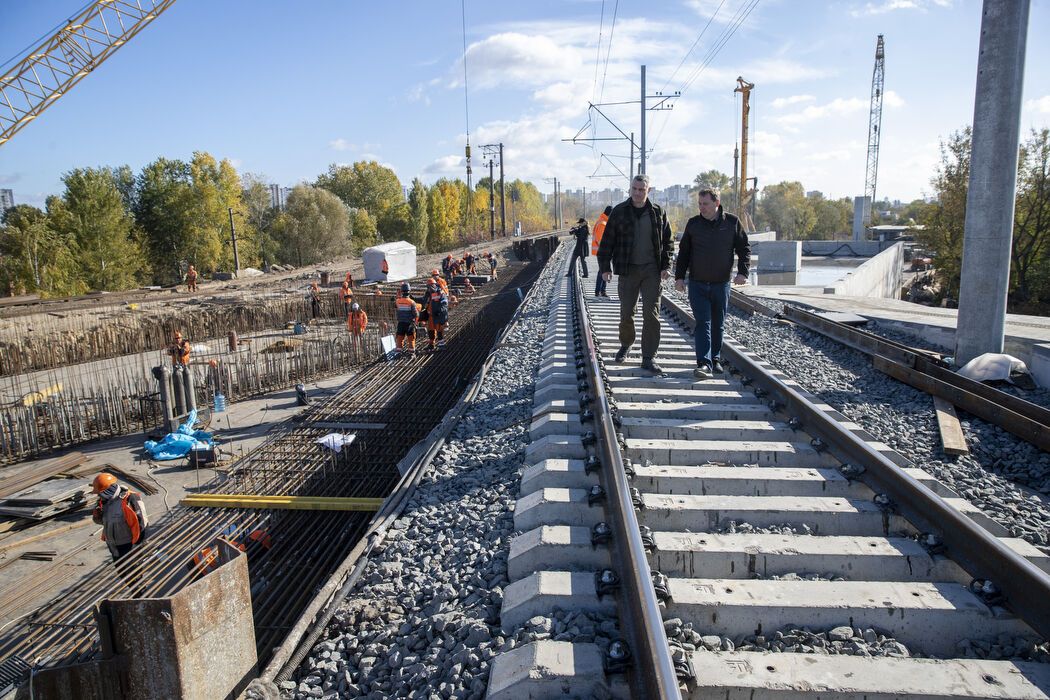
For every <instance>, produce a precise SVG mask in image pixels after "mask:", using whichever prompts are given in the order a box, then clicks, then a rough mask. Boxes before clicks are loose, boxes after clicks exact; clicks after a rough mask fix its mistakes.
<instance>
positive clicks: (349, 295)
mask: <svg viewBox="0 0 1050 700" xmlns="http://www.w3.org/2000/svg"><path fill="white" fill-rule="evenodd" d="M353 298H354V293H353V292H351V291H350V285H349V284H347V283H346V282H343V302H346V303H348V302H349V301H350V300H351V299H353Z"/></svg>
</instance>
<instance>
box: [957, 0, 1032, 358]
mask: <svg viewBox="0 0 1050 700" xmlns="http://www.w3.org/2000/svg"><path fill="white" fill-rule="evenodd" d="M1028 8H1029V0H1014V1H1011V2H1000V1H999V0H984V8H983V10H982V13H981V47H980V55H979V58H978V60H977V95H976V99H975V100H974V110H973V139H972V148H971V152H970V153H971V155H970V184H969V189H968V191H967V195H966V228H965V231H964V233H963V260H962V279H961V282H960V290H959V317H958V326H957V329H956V333H955V361H956V363H958V364H959V365H962V364H965V363H967V362H969V361H970V360H972V359H973V358H975V357H977V356H978V355H981V354H984V353H986V352H1002V351H1003V336H1004V334H1005V329H1006V293H1007V291H1008V289H1009V285H1010V243H1011V240H1012V238H1013V227H1014V201H1015V194H1016V188H1017V144H1018V136H1019V132H1020V130H1021V86H1022V84H1023V83H1024V57H1025V39H1026V38H1027V34H1028Z"/></svg>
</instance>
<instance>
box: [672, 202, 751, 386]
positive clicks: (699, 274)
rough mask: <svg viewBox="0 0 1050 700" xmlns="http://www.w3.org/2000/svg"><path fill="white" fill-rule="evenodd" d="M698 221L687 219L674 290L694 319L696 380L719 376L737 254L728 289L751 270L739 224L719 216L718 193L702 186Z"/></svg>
mask: <svg viewBox="0 0 1050 700" xmlns="http://www.w3.org/2000/svg"><path fill="white" fill-rule="evenodd" d="M697 201H698V203H699V206H700V214H699V216H694V217H693V218H691V219H689V221H688V222H687V223H686V225H685V233H683V234H682V242H681V243H680V244H679V245H678V261H677V262H676V263H675V269H674V278H675V287H676V288H677V289H678V291H680V292H684V291H685V290H686V283H687V279H688V289H689V306H690V307H691V308H692V310H693V318H695V319H696V330H695V331H694V334H693V343H694V345H695V347H696V369H695V370H693V376H694V377H696V378H697V379H710V378H711V375H712V374H721V373H722V357H721V352H722V329H723V327H724V325H725V317H726V308H727V307H728V306H729V282H730V280H729V278H730V276H731V275H732V274H733V254H734V253H735V254H736V258H737V266H736V271H737V274H736V276H735V277H733V280H732V282H733V284H744V283H746V282H747V274H748V271H749V268H750V266H751V245H750V243H748V240H747V232H746V231H744V227H743V226H741V224H740V220H739V219H737V217H735V216H733V215H732V214H726V213H725V212H724V211H722V205H721V204H720V203H719V191H718V190H717V189H714V188H710V187H706V188H703V189H701V190H700V192H699V193H698V195H697Z"/></svg>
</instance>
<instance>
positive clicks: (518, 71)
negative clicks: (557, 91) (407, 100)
mask: <svg viewBox="0 0 1050 700" xmlns="http://www.w3.org/2000/svg"><path fill="white" fill-rule="evenodd" d="M582 65H583V55H582V52H581V50H580V49H576V48H574V47H572V46H566V45H564V44H560V43H556V42H555V41H553V40H552V39H551V38H549V37H546V36H536V35H533V36H529V35H526V34H521V33H518V32H506V33H502V34H496V35H493V36H490V37H486V38H485V39H482V40H481V41H479V42H475V43H474V44H471V45H470V46H469V47H468V48H467V79H468V81H469V84H470V87H471V88H472V89H473V88H494V87H511V86H517V87H532V86H537V85H545V84H547V83H549V82H552V81H553V80H558V79H560V78H563V77H564V76H565V74H566V73H570V74H571V73H572V72H574V71H576V70H579V68H580V67H581V66H582ZM462 81H463V74H462V63H460V72H459V73H458V74H457V75H456V76H455V78H453V80H452V83H451V84H450V85H449V87H450V88H458V87H461V86H462V85H463V82H462Z"/></svg>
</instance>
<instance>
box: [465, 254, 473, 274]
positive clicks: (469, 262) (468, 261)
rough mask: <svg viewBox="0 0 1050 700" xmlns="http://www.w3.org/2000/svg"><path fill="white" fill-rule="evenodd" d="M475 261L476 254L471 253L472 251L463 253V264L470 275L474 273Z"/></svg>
mask: <svg viewBox="0 0 1050 700" xmlns="http://www.w3.org/2000/svg"><path fill="white" fill-rule="evenodd" d="M474 262H475V258H474V254H473V253H471V252H470V251H467V252H466V253H464V254H463V264H464V266H465V269H466V271H467V274H468V275H473V274H474Z"/></svg>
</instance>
